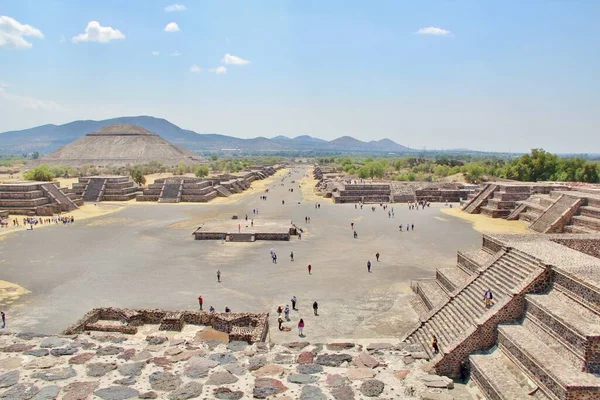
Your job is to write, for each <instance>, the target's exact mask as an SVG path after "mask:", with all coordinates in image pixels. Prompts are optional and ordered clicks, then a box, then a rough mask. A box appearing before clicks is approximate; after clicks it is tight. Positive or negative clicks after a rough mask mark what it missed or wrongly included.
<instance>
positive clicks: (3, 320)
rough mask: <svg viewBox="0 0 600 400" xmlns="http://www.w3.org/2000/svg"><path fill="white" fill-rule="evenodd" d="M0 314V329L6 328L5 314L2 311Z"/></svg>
mask: <svg viewBox="0 0 600 400" xmlns="http://www.w3.org/2000/svg"><path fill="white" fill-rule="evenodd" d="M0 315H1V316H2V329H4V328H6V314H5V313H4V311H0Z"/></svg>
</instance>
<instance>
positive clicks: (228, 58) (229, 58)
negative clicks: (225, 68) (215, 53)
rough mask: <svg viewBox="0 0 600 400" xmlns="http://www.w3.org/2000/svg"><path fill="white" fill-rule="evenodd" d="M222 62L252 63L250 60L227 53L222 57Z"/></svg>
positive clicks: (228, 63)
mask: <svg viewBox="0 0 600 400" xmlns="http://www.w3.org/2000/svg"><path fill="white" fill-rule="evenodd" d="M221 63H223V64H225V65H246V64H250V61H248V60H244V59H243V58H241V57H237V56H234V55H231V54H229V53H227V54H225V55H224V56H223V58H222V59H221Z"/></svg>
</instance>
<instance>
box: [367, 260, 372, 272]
mask: <svg viewBox="0 0 600 400" xmlns="http://www.w3.org/2000/svg"><path fill="white" fill-rule="evenodd" d="M367 271H369V272H371V260H369V261H367Z"/></svg>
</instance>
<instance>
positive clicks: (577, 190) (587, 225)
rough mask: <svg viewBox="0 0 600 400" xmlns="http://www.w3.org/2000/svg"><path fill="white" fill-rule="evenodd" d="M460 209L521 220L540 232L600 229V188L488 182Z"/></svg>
mask: <svg viewBox="0 0 600 400" xmlns="http://www.w3.org/2000/svg"><path fill="white" fill-rule="evenodd" d="M463 210H464V211H465V212H468V213H471V214H476V213H482V214H485V215H488V216H490V217H492V218H498V217H501V218H507V219H509V220H521V221H524V222H526V223H528V224H529V228H530V229H531V230H533V231H535V232H539V233H561V232H566V233H598V232H600V189H596V188H587V187H578V186H572V187H571V186H566V185H550V184H518V185H517V184H512V183H511V184H505V183H488V184H486V185H485V186H484V187H483V189H482V190H481V191H480V192H479V193H477V194H475V195H473V196H472V197H471V198H470V199H469V200H468V201H467V202H466V203H465V205H464V207H463Z"/></svg>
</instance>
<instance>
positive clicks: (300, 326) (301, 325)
mask: <svg viewBox="0 0 600 400" xmlns="http://www.w3.org/2000/svg"><path fill="white" fill-rule="evenodd" d="M298 336H300V337H304V320H303V319H302V318H300V321H298Z"/></svg>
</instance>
